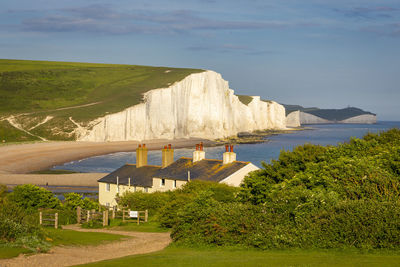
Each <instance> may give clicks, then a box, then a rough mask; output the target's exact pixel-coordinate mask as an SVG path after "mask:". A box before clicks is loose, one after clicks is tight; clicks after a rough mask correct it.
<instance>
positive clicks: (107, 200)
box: [99, 182, 153, 207]
mask: <svg viewBox="0 0 400 267" xmlns="http://www.w3.org/2000/svg"><path fill="white" fill-rule="evenodd" d="M109 185H110V191H108V190H107V183H101V182H99V203H100V205H103V206H109V207H113V206H117V202H116V201H115V198H116V196H117V194H119V195H120V196H122V195H123V194H124V193H125V192H145V188H144V187H141V186H133V185H132V186H128V185H121V184H120V185H118V187H117V185H116V184H109ZM147 192H149V193H150V192H153V190H152V189H151V188H150V187H149V188H147Z"/></svg>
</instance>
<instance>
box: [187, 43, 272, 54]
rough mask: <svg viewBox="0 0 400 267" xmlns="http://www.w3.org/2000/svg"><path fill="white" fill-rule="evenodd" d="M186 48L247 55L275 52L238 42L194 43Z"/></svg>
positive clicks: (197, 50) (196, 50)
mask: <svg viewBox="0 0 400 267" xmlns="http://www.w3.org/2000/svg"><path fill="white" fill-rule="evenodd" d="M186 49H188V50H190V51H194V52H210V51H211V52H217V53H242V54H245V55H264V54H275V53H276V52H274V51H268V50H258V49H254V48H252V47H249V46H245V45H236V44H222V45H209V44H202V45H194V46H188V47H186Z"/></svg>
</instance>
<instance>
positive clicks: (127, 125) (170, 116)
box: [0, 60, 286, 142]
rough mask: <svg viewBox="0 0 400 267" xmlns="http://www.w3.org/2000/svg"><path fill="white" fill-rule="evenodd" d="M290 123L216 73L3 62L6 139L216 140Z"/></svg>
mask: <svg viewBox="0 0 400 267" xmlns="http://www.w3.org/2000/svg"><path fill="white" fill-rule="evenodd" d="M243 99H244V100H243ZM243 101H244V102H245V103H242V102H243ZM285 122H286V119H285V110H284V107H283V106H282V105H279V104H278V103H276V102H273V101H263V100H261V99H260V97H256V96H255V97H249V96H248V97H240V98H239V97H238V96H236V95H234V91H233V90H232V89H230V88H229V84H228V82H227V81H225V80H224V79H223V78H222V76H221V75H220V74H219V73H216V72H213V71H208V70H207V71H206V70H200V69H182V68H168V67H149V66H137V65H111V64H91V63H70V62H46V61H24V60H0V141H1V140H5V141H6V142H12V141H17V142H18V141H31V140H44V141H45V140H78V141H99V142H103V141H128V140H152V139H177V138H190V137H197V138H206V139H218V138H225V137H228V136H232V135H236V134H237V133H238V132H242V131H256V130H268V129H282V128H285Z"/></svg>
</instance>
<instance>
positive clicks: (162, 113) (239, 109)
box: [78, 71, 286, 141]
mask: <svg viewBox="0 0 400 267" xmlns="http://www.w3.org/2000/svg"><path fill="white" fill-rule="evenodd" d="M285 126H286V118H285V108H284V107H283V106H282V105H280V104H278V103H276V102H273V101H270V102H265V101H262V100H260V97H253V100H252V101H251V102H250V103H249V104H248V105H245V104H243V103H241V102H240V100H239V99H238V97H237V96H235V95H234V91H233V90H231V89H229V86H228V82H227V81H225V80H223V79H222V77H221V75H220V74H218V73H216V72H213V71H205V72H202V73H196V74H191V75H189V76H187V77H186V78H184V79H183V80H182V81H180V82H177V83H174V84H173V85H171V86H170V87H168V88H161V89H154V90H151V91H148V92H147V93H145V94H144V102H143V103H141V104H138V105H135V106H132V107H130V108H127V109H125V110H123V111H121V112H118V113H114V114H110V115H107V116H105V117H102V118H98V119H96V120H95V121H92V122H91V123H90V124H89V127H88V128H86V129H79V132H78V136H79V137H78V140H80V141H123V140H151V139H175V138H188V137H200V138H208V139H216V138H223V137H228V136H232V135H235V134H237V133H238V132H244V131H246V132H248V131H255V130H265V129H283V128H285Z"/></svg>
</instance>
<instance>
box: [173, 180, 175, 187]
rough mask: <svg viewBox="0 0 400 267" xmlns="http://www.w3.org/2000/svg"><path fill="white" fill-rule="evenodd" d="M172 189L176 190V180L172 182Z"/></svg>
mask: <svg viewBox="0 0 400 267" xmlns="http://www.w3.org/2000/svg"><path fill="white" fill-rule="evenodd" d="M173 187H174V188H176V180H174V184H173Z"/></svg>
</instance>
